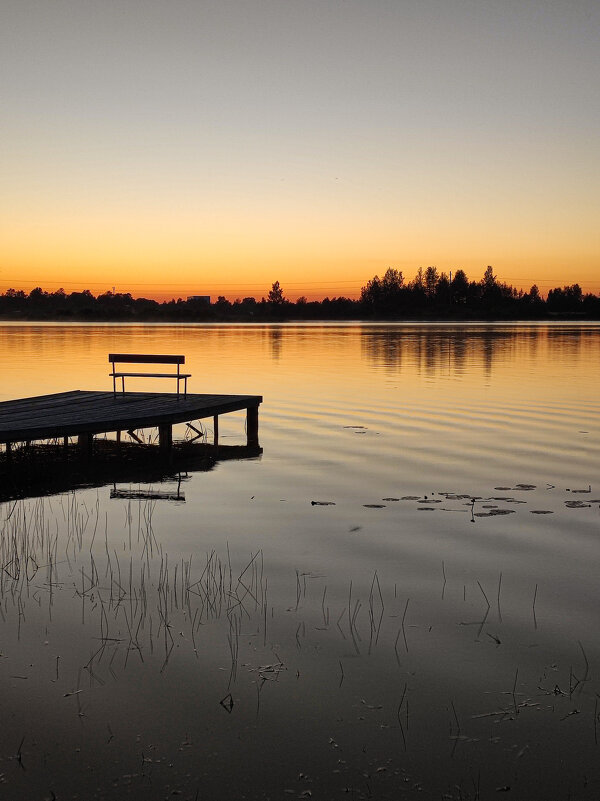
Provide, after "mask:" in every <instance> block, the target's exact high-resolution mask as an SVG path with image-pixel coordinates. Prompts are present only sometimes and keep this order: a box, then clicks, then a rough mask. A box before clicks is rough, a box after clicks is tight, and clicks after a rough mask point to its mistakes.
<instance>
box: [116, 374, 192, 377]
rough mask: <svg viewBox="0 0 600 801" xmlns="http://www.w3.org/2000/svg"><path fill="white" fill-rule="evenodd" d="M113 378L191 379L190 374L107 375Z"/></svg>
mask: <svg viewBox="0 0 600 801" xmlns="http://www.w3.org/2000/svg"><path fill="white" fill-rule="evenodd" d="M109 376H113V377H114V378H191V377H192V374H191V373H109Z"/></svg>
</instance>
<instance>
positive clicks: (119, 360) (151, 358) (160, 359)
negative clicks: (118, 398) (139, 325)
mask: <svg viewBox="0 0 600 801" xmlns="http://www.w3.org/2000/svg"><path fill="white" fill-rule="evenodd" d="M108 361H109V362H110V363H111V364H112V373H109V375H110V376H112V380H113V393H114V394H115V395H116V394H117V378H120V379H121V391H122V392H125V379H126V378H174V379H175V380H176V382H177V394H178V395H179V384H180V382H181V381H183V395H184V396H186V395H187V380H188V378H191V373H182V372H181V365H182V364H185V356H175V355H172V354H165V353H163V354H160V353H109V354H108ZM117 364H176V365H177V372H176V373H148V372H146V373H131V372H125V371H123V370H117V368H116V365H117Z"/></svg>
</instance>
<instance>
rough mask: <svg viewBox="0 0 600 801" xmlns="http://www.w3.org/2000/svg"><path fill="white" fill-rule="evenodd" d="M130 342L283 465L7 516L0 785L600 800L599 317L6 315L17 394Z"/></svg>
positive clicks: (244, 468) (82, 378) (85, 493)
mask: <svg viewBox="0 0 600 801" xmlns="http://www.w3.org/2000/svg"><path fill="white" fill-rule="evenodd" d="M111 351H122V352H127V351H130V352H155V353H159V352H173V353H184V354H185V355H186V359H187V364H186V366H187V367H189V372H191V373H192V379H191V382H190V391H192V392H222V393H232V394H238V393H239V394H260V395H263V396H264V403H263V405H262V406H261V410H260V441H261V445H262V447H263V449H264V452H263V454H262V455H261V456H260V457H259V458H256V459H249V460H241V461H237V462H232V461H227V462H221V463H218V464H217V465H216V466H215V467H214V468H213V469H212V470H210V471H208V472H198V473H192V474H189V475H186V476H184V477H183V479H184V480H183V481H182V483H181V485H180V488H181V489H182V490H183V492H184V493H185V502H181V501H179V502H175V501H172V502H170V501H166V500H158V501H153V500H148V499H143V498H142V499H141V500H139V499H135V500H128V499H127V498H123V497H120V498H111V489H113V490H114V487H113V486H112V485H106V486H103V487H100V488H92V489H88V490H78V491H77V492H74V493H65V494H63V495H59V496H52V497H49V498H44V499H40V500H35V499H30V500H25V501H22V502H18V503H14V502H11V503H5V504H3V505H2V506H1V507H0V521H1V522H0V525H1V526H2V532H3V533H2V553H1V555H0V556H1V559H2V566H3V570H2V580H1V583H0V592H1V596H2V607H1V610H2V619H1V620H0V631H2V640H1V647H0V650H1V655H2V656H1V658H0V682H1V685H2V688H3V696H2V697H3V699H4V706H5V709H4V719H5V721H7V723H6V725H5V727H4V729H3V732H2V734H1V735H0V759H1V760H2V764H1V765H0V774H2V779H3V781H4V784H3V785H0V793H1V792H2V791H5V792H6V797H7V798H14V799H18V798H23V799H29V798H38V797H39V798H45V797H48V798H52V797H53V795H52V794H53V793H54V794H55V795H56V797H57V798H63V797H65V798H71V797H73V798H74V797H80V798H123V797H131V798H167V797H170V796H171V795H172V794H174V793H177V794H180V795H181V797H183V798H190V799H194V798H203V797H207V798H208V797H211V798H215V797H222V798H240V797H247V798H282V797H286V796H290V797H305V798H306V797H309V795H308V794H309V793H310V794H311V796H312V797H315V798H335V797H338V795H339V796H340V797H348V794H350V797H354V798H369V797H372V798H398V797H405V796H406V797H412V795H415V796H417V795H419V796H420V797H422V798H423V797H426V798H440V797H446V798H463V799H464V798H478V797H481V798H484V797H491V796H494V797H495V796H496V792H497V791H499V790H502V791H504V792H507V793H509V794H511V797H513V798H550V797H551V798H569V797H571V798H596V797H597V796H598V793H599V790H600V786H599V776H598V769H597V767H596V765H597V760H598V746H597V739H598V732H597V729H598V726H599V725H600V720H599V718H598V708H597V698H598V696H597V693H598V692H599V691H600V687H599V686H598V682H597V679H596V673H597V665H598V659H599V657H600V653H599V651H600V648H599V646H598V641H597V634H596V632H597V609H598V603H599V601H600V597H599V596H600V592H599V590H598V581H597V565H598V556H599V546H598V524H599V522H600V485H599V483H598V456H599V455H600V454H599V436H598V435H599V431H600V429H599V422H600V414H599V403H598V397H599V387H598V378H597V369H596V365H597V364H598V358H599V355H600V353H599V351H600V328H599V327H597V326H595V325H581V326H577V325H498V326H497V325H466V326H456V325H451V326H449V325H411V326H404V325H358V324H356V325H352V324H349V325H342V326H339V325H306V326H284V325H273V326H262V325H261V326H243V325H240V326H230V325H222V326H221V325H215V326H168V325H165V326H150V325H144V326H135V325H89V326H85V325H65V326H59V325H19V324H11V325H3V326H0V370H1V371H2V376H3V382H2V386H1V388H0V400H7V399H10V398H15V397H25V396H29V395H36V394H43V393H48V392H59V391H64V390H67V389H107V390H108V389H110V387H111V384H110V379H109V377H108V372H109V365H108V362H107V354H108V353H109V352H111ZM131 387H132V389H140V390H142V389H156V390H161V389H162V390H164V389H166V388H167V387H166V386H164V384H163V383H161V382H160V381H158V382H154V383H153V382H151V381H144V382H142V381H140V382H139V383H137V384H136V383H133V382H132V384H131ZM206 423H207V428H208V430H207V437H208V439H209V440H210V435H211V431H210V428H211V424H212V421H206ZM177 435H178V436H182V437H183V436H184V435H185V428H184V427H183V426H182V427H178V430H177ZM219 436H220V441H221V442H224V443H231V444H237V443H243V442H244V441H245V435H244V415H243V414H234V415H228V416H224V417H223V418H221V423H220V432H219ZM176 478H177V477H175V476H173V477H172V478H171V479H170V480H167V481H165V482H164V483H163V484H162V485H161V486H158V485H157V484H156V483H155V484H154V485H153V489H154V490H161V491H162V492H169V491H172V492H174V491H175V490H176V488H177V480H176ZM117 488H118V489H121V490H124V491H125V494H126V491H128V490H140V489H141V490H144V491H147V490H149V489H150V487H149V486H147V485H144V484H142V485H139V484H136V485H135V486H134V487H133V486H129V485H124V484H122V483H121V484H119V485H118V487H117ZM220 702H222V703H220ZM506 788H510V790H508V789H506Z"/></svg>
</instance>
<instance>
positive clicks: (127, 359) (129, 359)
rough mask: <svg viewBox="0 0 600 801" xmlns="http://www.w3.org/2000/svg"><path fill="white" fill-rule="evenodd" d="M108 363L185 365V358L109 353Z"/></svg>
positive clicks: (151, 354) (168, 355) (149, 354)
mask: <svg viewBox="0 0 600 801" xmlns="http://www.w3.org/2000/svg"><path fill="white" fill-rule="evenodd" d="M108 361H109V362H112V363H113V364H114V362H124V363H125V364H185V356H174V355H172V354H165V353H162V354H160V353H158V354H157V353H109V354H108Z"/></svg>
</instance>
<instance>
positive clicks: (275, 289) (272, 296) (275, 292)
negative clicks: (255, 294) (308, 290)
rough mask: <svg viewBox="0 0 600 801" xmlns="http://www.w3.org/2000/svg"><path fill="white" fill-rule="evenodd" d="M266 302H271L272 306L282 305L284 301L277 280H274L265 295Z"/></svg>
mask: <svg viewBox="0 0 600 801" xmlns="http://www.w3.org/2000/svg"><path fill="white" fill-rule="evenodd" d="M267 303H272V304H273V306H282V305H283V304H284V303H285V298H284V297H283V289H282V288H281V286H280V284H279V281H275V283H274V284H273V286H272V287H271V289H270V290H269V294H268V295H267Z"/></svg>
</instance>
